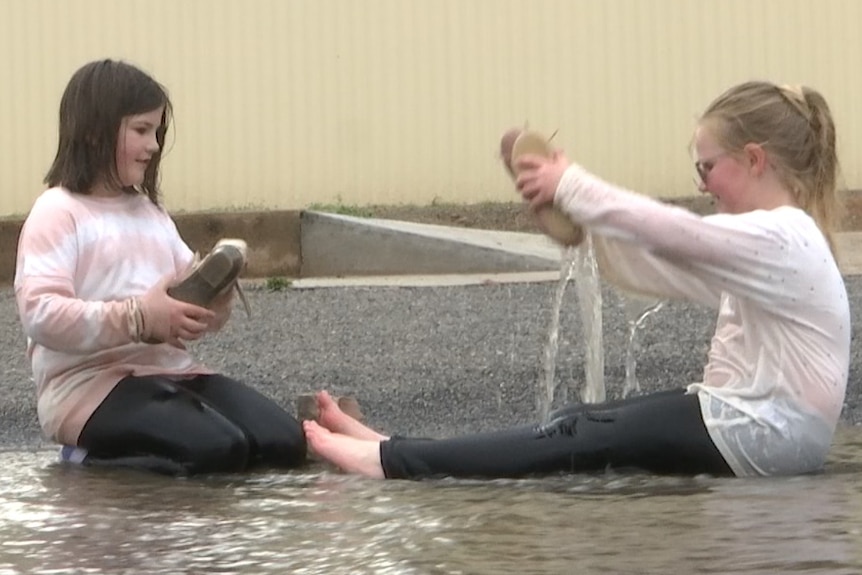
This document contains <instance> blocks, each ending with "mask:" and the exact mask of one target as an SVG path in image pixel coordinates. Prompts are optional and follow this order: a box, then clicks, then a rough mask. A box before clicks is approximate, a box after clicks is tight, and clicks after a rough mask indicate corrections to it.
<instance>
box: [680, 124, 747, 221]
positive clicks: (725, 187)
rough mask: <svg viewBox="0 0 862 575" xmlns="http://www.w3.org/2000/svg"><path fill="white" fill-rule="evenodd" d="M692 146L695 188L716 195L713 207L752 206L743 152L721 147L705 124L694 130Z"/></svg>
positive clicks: (724, 210)
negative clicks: (696, 181)
mask: <svg viewBox="0 0 862 575" xmlns="http://www.w3.org/2000/svg"><path fill="white" fill-rule="evenodd" d="M693 147H694V162H695V169H696V171H697V174H698V179H699V181H698V189H699V190H700V191H701V192H703V193H708V194H710V195H711V196H713V197H714V198H715V201H716V210H717V211H719V212H722V213H729V214H738V213H742V212H747V211H750V210H751V209H753V206H752V204H751V200H752V199H753V198H752V195H751V193H750V185H751V179H750V171H749V170H748V169H747V166H746V162H745V154H744V153H734V152H730V151H728V150H726V149H724V148H722V147H721V146H720V145H719V144H718V142H717V140H716V139H715V137H714V136H713V135H712V133H711V131H710V130H709V128H708V126H706V125H701V126H698V128H697V130H696V131H695V135H694V146H693Z"/></svg>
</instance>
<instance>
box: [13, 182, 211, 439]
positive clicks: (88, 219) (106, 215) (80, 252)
mask: <svg viewBox="0 0 862 575" xmlns="http://www.w3.org/2000/svg"><path fill="white" fill-rule="evenodd" d="M193 258H194V254H193V253H192V251H191V250H190V249H189V247H188V246H187V245H186V244H185V242H183V240H182V238H181V237H180V235H179V233H178V232H177V229H176V225H175V224H174V222H173V220H172V219H171V218H170V217H169V216H168V214H167V213H166V212H165V211H164V210H162V209H160V208H159V207H158V206H156V205H154V204H153V203H152V202H151V201H150V200H149V198H147V197H146V196H145V195H143V194H135V195H133V194H126V195H123V196H120V197H117V198H99V197H92V196H85V195H81V194H72V193H70V192H68V191H67V190H65V189H62V188H52V189H49V190H47V191H45V192H44V193H43V194H42V195H41V196H39V198H38V199H37V200H36V202H35V204H34V205H33V208H32V210H31V211H30V214H29V215H28V216H27V220H26V221H25V222H24V227H23V228H22V230H21V235H20V238H19V243H18V254H17V262H16V269H15V297H16V299H17V303H18V313H19V315H20V318H21V324H22V326H23V328H24V334H25V335H26V336H27V354H28V356H29V358H30V361H31V365H32V369H33V378H34V380H35V382H36V393H37V400H38V401H37V408H38V414H39V422H40V424H41V426H42V429H43V431H44V433H45V434H46V435H47V436H48V437H50V438H52V439H53V440H55V441H57V442H59V443H65V444H68V445H74V444H76V443H77V439H78V435H79V434H80V432H81V429H82V428H83V427H84V424H85V423H86V422H87V420H88V419H89V418H90V415H92V413H93V412H94V411H95V409H96V408H97V407H98V406H99V404H100V403H101V402H102V401H103V400H104V399H105V397H107V395H108V394H109V393H110V392H111V390H112V389H113V388H114V386H115V385H116V384H117V383H118V382H119V381H120V380H121V379H123V378H125V377H127V376H129V375H138V376H143V375H155V374H164V375H178V376H182V375H192V374H206V373H212V372H211V371H210V370H208V369H206V368H205V367H204V366H202V365H200V364H198V363H197V362H196V361H195V360H194V359H193V358H192V357H191V356H190V355H189V353H188V352H186V351H184V350H180V349H177V348H176V347H173V346H171V345H168V344H157V345H151V344H145V343H136V342H135V341H134V338H133V333H132V332H133V331H134V329H133V327H132V325H130V322H129V305H128V301H129V298H131V297H134V296H140V295H143V294H144V293H146V291H147V290H148V289H149V288H150V287H152V286H153V285H155V284H156V283H158V282H159V281H160V280H161V279H162V278H163V277H165V276H167V275H174V276H178V275H180V274H181V273H182V272H183V271H184V270H186V269H188V267H189V265H190V264H191V262H192V260H193Z"/></svg>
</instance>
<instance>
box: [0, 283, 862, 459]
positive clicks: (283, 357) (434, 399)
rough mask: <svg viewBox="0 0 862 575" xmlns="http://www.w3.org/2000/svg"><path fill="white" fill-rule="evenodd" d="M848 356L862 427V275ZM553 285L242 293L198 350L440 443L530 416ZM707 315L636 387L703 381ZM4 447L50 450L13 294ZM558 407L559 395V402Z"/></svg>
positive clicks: (1, 422)
mask: <svg viewBox="0 0 862 575" xmlns="http://www.w3.org/2000/svg"><path fill="white" fill-rule="evenodd" d="M847 285H848V290H849V295H850V302H851V306H852V311H853V314H854V326H857V327H856V328H855V329H854V331H853V335H854V351H853V357H852V364H851V367H850V385H849V387H848V392H847V402H846V404H845V409H844V414H843V418H844V421H845V422H846V423H849V424H858V423H859V422H862V405H860V385H859V380H860V375H862V374H860V369H862V359H860V354H859V351H858V349H857V348H856V346H855V341H856V340H857V339H858V329H859V328H858V326H860V325H862V322H860V321H858V318H859V315H860V313H862V276H852V277H849V278H847ZM555 288H556V285H555V284H554V283H535V284H490V285H481V286H470V287H424V288H405V287H385V288H381V287H375V288H357V287H349V288H325V289H308V290H299V289H287V290H284V291H281V292H268V291H265V290H263V289H256V290H250V291H249V293H248V297H249V302H250V304H251V306H252V309H253V312H254V316H253V317H252V318H251V319H247V318H246V317H245V315H244V314H243V313H241V312H240V311H239V310H237V312H235V314H234V317H233V319H232V320H231V322H230V324H229V325H228V326H227V327H226V328H225V330H224V331H223V332H222V333H220V334H217V335H214V336H212V337H210V338H209V339H207V340H205V341H201V342H197V343H196V344H194V347H193V349H194V351H195V352H196V353H197V355H198V356H199V357H200V358H201V359H203V360H204V361H205V362H206V363H208V364H209V365H210V366H212V367H213V368H215V369H217V370H219V371H221V372H223V373H225V374H227V375H231V376H233V377H236V378H238V379H241V380H243V381H246V382H247V383H249V384H251V385H253V386H255V387H256V388H258V389H259V390H261V391H262V392H263V393H265V394H268V395H269V396H271V397H273V398H274V399H275V400H276V401H278V402H279V403H281V404H282V405H284V406H285V407H287V408H288V409H289V410H290V411H294V402H295V399H296V397H297V395H298V394H301V393H307V392H310V391H313V390H317V389H320V388H327V389H329V390H330V391H332V392H333V393H334V394H352V395H355V396H356V397H357V398H358V399H359V401H360V403H361V405H362V408H363V411H364V412H365V415H366V419H367V421H368V422H369V423H370V424H371V425H373V426H375V427H378V428H380V429H382V430H384V431H387V432H390V433H393V432H397V433H402V434H416V435H426V436H442V435H449V434H454V433H461V432H469V431H479V430H486V429H493V428H496V427H500V426H503V425H509V424H513V423H524V422H528V421H533V420H535V419H536V414H537V411H536V399H537V395H538V388H539V386H538V382H539V380H540V377H541V375H542V374H543V367H542V364H543V359H542V358H543V353H544V352H543V350H544V347H545V344H546V341H547V339H548V326H549V325H550V320H551V309H552V299H553V295H554V291H555ZM603 299H604V305H603V306H604V320H603V321H604V343H605V350H606V351H605V381H606V385H607V389H608V397H609V398H612V397H618V396H619V394H620V393H621V390H622V386H623V382H624V376H625V352H626V341H627V338H628V328H627V324H626V320H625V315H624V312H623V308H622V305H621V301H620V299H619V298H618V297H617V296H616V295H615V293H614V292H612V291H611V290H607V289H605V291H604V295H603ZM577 303H578V302H577V295H576V290H575V289H574V286H569V289H567V291H566V293H565V297H564V301H563V306H562V312H561V315H560V332H559V333H560V335H559V353H558V356H557V361H556V374H557V381H558V382H559V384H558V385H559V386H560V388H562V389H569V390H570V391H568V397H569V398H570V399H574V398H576V397H577V395H576V394H577V393H578V390H579V389H580V387H581V385H582V382H583V379H584V375H583V374H584V364H583V351H584V346H583V338H582V336H581V335H580V333H581V321H580V318H579V312H578V305H577ZM713 322H714V317H713V313H712V312H711V311H710V310H706V309H704V308H700V307H696V306H692V305H687V304H682V303H672V304H668V305H666V306H665V307H664V308H663V309H662V310H661V311H659V312H658V313H657V314H655V315H653V316H651V317H650V318H649V319H648V321H647V323H646V326H645V329H644V330H643V331H641V332H640V334H639V336H638V340H637V341H638V342H639V351H638V356H637V358H638V367H637V376H638V380H639V382H640V384H641V389H642V390H644V391H650V390H658V389H663V388H667V387H671V386H678V385H684V384H687V383H689V382H691V381H696V380H698V379H699V378H700V374H701V370H702V365H703V363H704V361H705V358H706V348H707V344H708V342H709V337H710V334H711V331H712V328H713ZM0 362H2V364H3V365H4V366H5V367H4V369H3V374H4V375H3V378H2V381H0V386H2V390H3V397H2V399H0V448H3V449H33V448H39V447H43V446H45V445H46V443H45V441H44V440H43V438H42V437H41V434H40V431H39V427H38V423H37V421H36V409H35V390H34V387H33V383H32V381H31V378H30V369H29V364H28V362H27V359H26V357H25V354H24V337H23V335H22V333H21V329H20V327H19V324H18V318H17V311H16V308H15V301H14V295H13V293H12V290H11V288H9V287H5V288H0ZM559 403H560V400H559V399H558V401H557V405H559Z"/></svg>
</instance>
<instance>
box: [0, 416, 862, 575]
mask: <svg viewBox="0 0 862 575" xmlns="http://www.w3.org/2000/svg"><path fill="white" fill-rule="evenodd" d="M53 457H54V453H53V452H52V453H45V452H40V453H20V452H19V453H0V469H2V470H3V471H2V472H0V575H11V574H18V573H34V574H47V573H52V574H60V573H112V574H114V573H239V574H246V573H262V574H265V573H417V574H425V573H476V574H482V573H495V574H496V573H511V572H517V573H573V572H577V573H678V572H705V573H776V572H783V573H786V572H794V573H830V574H832V573H858V572H860V571H862V530H860V526H862V481H860V479H862V430H860V429H858V428H856V429H845V430H842V432H841V433H840V434H839V438H838V441H837V443H836V446H835V449H834V450H833V456H832V458H831V459H830V462H829V465H828V468H827V470H826V472H825V473H823V474H821V475H818V476H812V477H802V478H793V479H756V480H747V479H746V480H742V479H714V478H709V477H698V478H657V477H652V476H646V475H613V474H603V475H599V476H576V477H553V478H545V479H533V480H523V481H490V482H489V481H482V482H479V481H455V480H440V481H427V482H419V483H416V482H374V481H370V480H364V479H357V478H352V477H347V476H344V475H340V474H337V473H334V472H333V471H332V470H331V469H328V468H324V467H322V466H318V467H311V468H309V469H307V470H305V471H304V472H303V473H291V474H269V473H261V474H258V475H252V476H222V477H217V478H201V479H185V480H174V479H168V478H162V477H157V476H150V475H144V474H138V473H134V472H129V471H123V472H119V471H116V472H114V471H106V470H85V469H75V468H68V467H63V466H60V465H56V464H55V463H54V462H53Z"/></svg>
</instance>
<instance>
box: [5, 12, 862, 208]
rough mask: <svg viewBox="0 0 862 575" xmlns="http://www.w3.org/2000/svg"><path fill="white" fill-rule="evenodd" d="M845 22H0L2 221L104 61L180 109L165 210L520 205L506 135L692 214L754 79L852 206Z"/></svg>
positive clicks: (601, 17)
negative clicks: (830, 118)
mask: <svg viewBox="0 0 862 575" xmlns="http://www.w3.org/2000/svg"><path fill="white" fill-rule="evenodd" d="M860 23H862V1H858V0H722V1H721V2H699V1H694V0H246V1H245V2H238V1H236V0H233V1H228V0H147V1H146V2H143V1H139V0H138V1H136V0H125V1H117V0H75V1H73V2H72V1H68V0H0V46H2V52H0V53H2V56H0V78H2V81H3V89H2V90H0V109H2V110H3V114H2V120H0V122H2V124H3V127H2V129H0V150H2V153H0V174H2V176H0V215H10V214H22V213H25V212H26V211H27V210H28V209H29V207H30V205H31V203H32V201H33V198H34V197H35V196H36V195H37V194H38V193H39V192H40V190H41V187H42V186H41V184H40V181H41V179H42V177H43V175H44V173H45V171H46V170H47V168H48V166H49V164H50V162H51V159H52V158H53V154H54V151H55V149H54V146H55V142H56V114H57V106H58V102H59V98H60V95H61V92H62V90H63V87H64V86H65V83H66V81H67V80H68V78H69V77H70V75H71V74H72V73H73V72H74V70H75V69H77V68H78V67H79V66H80V65H82V64H83V63H85V62H87V61H89V60H92V59H97V58H102V57H114V58H120V59H125V60H128V61H130V62H133V63H135V64H138V65H140V66H141V67H142V68H144V69H146V70H147V71H149V72H151V73H152V74H153V75H154V76H155V77H156V78H157V79H158V80H160V81H161V82H162V83H163V84H165V85H166V86H167V87H168V88H169V90H170V92H171V96H172V98H173V100H174V104H175V113H176V122H175V131H174V133H173V137H172V140H171V149H170V151H169V154H168V156H167V157H166V159H165V161H164V163H163V176H164V177H163V189H164V191H165V198H166V201H167V203H168V205H169V207H171V208H172V209H174V210H190V211H197V210H208V209H226V208H240V209H243V208H300V207H304V206H307V205H309V204H312V203H335V202H342V203H344V204H360V205H361V204H368V203H390V204H393V203H418V204H425V203H429V202H432V201H447V202H449V201H452V202H476V201H485V200H509V199H514V195H513V192H512V191H511V186H510V184H509V182H508V181H507V179H506V178H505V176H504V175H503V173H502V170H501V168H500V165H499V162H498V158H497V141H498V138H499V136H500V134H501V133H502V132H503V130H505V129H506V128H508V127H510V126H512V125H518V124H523V123H528V124H529V125H530V126H531V127H534V128H537V129H539V130H542V131H544V132H547V133H550V132H553V131H554V130H557V131H558V135H557V137H556V141H557V142H558V143H559V145H561V146H562V147H564V148H565V149H566V150H567V151H568V152H569V155H570V156H572V157H573V158H575V159H577V160H578V161H580V162H581V163H583V164H585V165H586V166H588V167H589V168H591V169H593V170H596V171H598V172H599V173H600V174H602V175H604V176H606V177H608V178H610V179H613V180H615V181H617V182H620V183H622V184H624V185H628V186H630V187H633V188H635V189H638V190H640V191H643V192H645V193H648V194H651V195H656V196H679V195H688V194H692V193H694V189H693V186H692V184H691V177H690V174H691V169H690V159H689V154H688V150H687V146H688V142H689V138H690V136H691V132H692V128H693V125H694V121H695V118H696V116H697V114H698V113H699V111H700V110H702V109H703V108H704V107H705V106H706V104H707V103H708V102H709V100H710V99H711V98H712V97H714V96H715V95H717V94H718V93H719V92H720V91H721V90H723V89H724V88H726V87H728V86H729V85H731V84H734V83H736V82H739V81H743V80H746V79H749V78H753V77H755V78H767V79H773V80H776V81H779V82H782V83H785V82H786V83H793V84H795V83H804V84H808V85H811V86H815V87H817V88H818V89H820V90H821V91H822V92H823V93H824V95H825V96H826V97H827V99H828V100H829V102H830V104H831V106H832V109H833V113H834V115H835V118H836V121H837V123H838V128H839V137H840V144H841V150H840V151H841V153H842V159H843V163H844V176H845V178H844V179H845V183H846V185H847V186H848V187H854V188H859V187H862V64H860V62H862V34H860V33H859V25H860Z"/></svg>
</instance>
